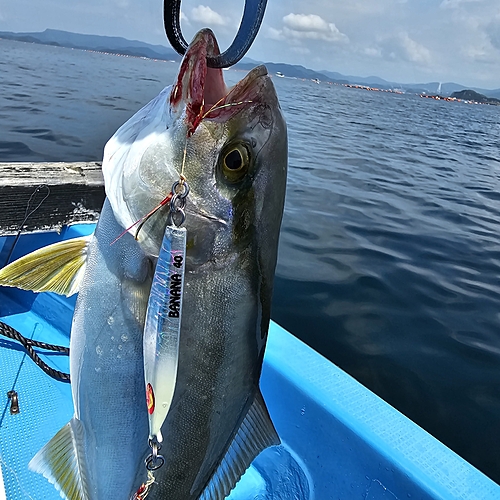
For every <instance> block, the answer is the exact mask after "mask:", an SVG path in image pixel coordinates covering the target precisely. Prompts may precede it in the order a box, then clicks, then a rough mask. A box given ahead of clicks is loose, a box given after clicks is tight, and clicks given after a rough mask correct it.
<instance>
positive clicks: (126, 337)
mask: <svg viewBox="0 0 500 500" xmlns="http://www.w3.org/2000/svg"><path fill="white" fill-rule="evenodd" d="M120 338H121V339H122V342H127V340H128V336H127V335H125V334H123V335H122V336H121V337H120Z"/></svg>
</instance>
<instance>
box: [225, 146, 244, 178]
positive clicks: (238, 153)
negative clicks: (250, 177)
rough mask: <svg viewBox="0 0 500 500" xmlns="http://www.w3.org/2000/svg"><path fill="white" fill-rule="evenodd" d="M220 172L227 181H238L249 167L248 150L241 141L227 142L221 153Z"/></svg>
mask: <svg viewBox="0 0 500 500" xmlns="http://www.w3.org/2000/svg"><path fill="white" fill-rule="evenodd" d="M221 160H222V161H221V170H222V174H223V175H224V177H225V178H226V180H228V181H229V182H239V181H241V180H242V179H243V177H244V176H245V174H246V173H247V172H248V169H249V167H250V151H249V148H248V147H247V146H246V145H245V144H243V143H237V144H234V143H232V144H229V145H228V146H226V147H225V148H224V150H223V151H222V154H221Z"/></svg>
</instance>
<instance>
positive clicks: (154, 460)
mask: <svg viewBox="0 0 500 500" xmlns="http://www.w3.org/2000/svg"><path fill="white" fill-rule="evenodd" d="M149 446H150V447H151V454H150V455H149V456H148V457H147V458H146V469H147V470H149V471H154V470H157V469H159V468H160V467H161V466H162V465H163V464H164V463H165V459H164V458H163V456H162V455H158V451H159V450H160V448H161V445H160V444H159V443H158V441H156V438H155V439H154V440H153V439H150V440H149Z"/></svg>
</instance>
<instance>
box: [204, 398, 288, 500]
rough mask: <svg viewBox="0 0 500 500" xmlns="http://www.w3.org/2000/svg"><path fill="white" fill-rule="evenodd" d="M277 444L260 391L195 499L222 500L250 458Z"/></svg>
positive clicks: (246, 467)
mask: <svg viewBox="0 0 500 500" xmlns="http://www.w3.org/2000/svg"><path fill="white" fill-rule="evenodd" d="M278 444H280V438H279V437H278V434H277V432H276V429H275V428H274V425H273V423H272V422H271V418H270V416H269V412H268V410H267V407H266V403H265V402H264V398H263V397H262V394H261V392H260V390H257V394H256V395H255V399H254V401H253V403H252V405H251V406H250V408H249V409H248V413H247V414H246V416H245V418H244V419H243V421H242V423H241V425H240V427H239V429H238V431H237V432H236V435H235V436H234V438H233V441H232V442H231V444H230V446H229V449H228V451H227V453H226V454H225V456H224V458H223V459H222V461H221V463H220V464H219V467H218V468H217V469H216V471H215V472H214V474H213V476H212V478H211V479H210V481H209V483H208V485H207V486H206V488H205V489H204V490H203V493H202V494H201V496H200V498H199V500H223V499H224V498H226V497H227V496H228V495H229V493H230V492H231V490H232V489H233V488H234V487H235V486H236V483H237V482H238V481H239V480H240V478H241V476H242V475H243V474H244V472H245V471H246V470H247V469H248V467H249V466H250V464H251V463H252V462H253V460H254V459H255V458H256V457H257V455H259V453H261V452H262V451H264V450H265V449H266V448H268V447H270V446H274V445H278Z"/></svg>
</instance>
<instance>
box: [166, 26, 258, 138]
mask: <svg viewBox="0 0 500 500" xmlns="http://www.w3.org/2000/svg"><path fill="white" fill-rule="evenodd" d="M219 54H220V50H219V45H218V43H217V40H216V38H215V35H214V33H213V32H212V30H210V29H208V28H205V29H202V30H201V31H199V32H198V33H197V34H196V35H195V36H194V38H193V41H192V42H191V44H190V45H189V47H188V48H187V50H186V54H185V55H184V58H183V59H182V62H181V65H180V69H179V75H178V77H177V81H176V83H175V85H174V86H173V87H172V91H171V94H170V105H171V107H172V108H173V109H174V110H179V109H181V108H183V105H184V106H185V110H186V125H187V127H188V134H189V135H192V134H193V133H194V132H195V131H196V128H197V127H198V125H199V124H200V123H201V121H202V120H203V119H209V120H218V121H219V120H220V121H225V120H227V119H229V118H230V117H231V116H233V115H234V114H236V113H237V112H238V111H240V110H241V109H242V108H244V107H246V106H248V105H249V104H250V103H255V102H258V101H260V96H259V87H260V86H259V85H258V84H257V82H258V80H259V79H260V78H262V77H266V76H267V68H266V67H265V66H257V67H256V68H254V69H252V70H251V71H250V72H249V73H248V74H247V75H246V76H245V77H244V78H243V79H242V80H241V81H240V82H238V83H237V84H236V85H235V86H234V87H232V88H228V87H227V86H226V83H225V82H224V76H223V73H222V69H220V68H209V67H208V65H207V57H210V56H212V57H214V56H218V55H219Z"/></svg>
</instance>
